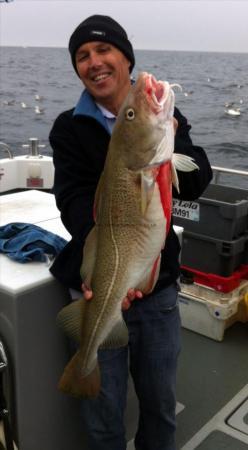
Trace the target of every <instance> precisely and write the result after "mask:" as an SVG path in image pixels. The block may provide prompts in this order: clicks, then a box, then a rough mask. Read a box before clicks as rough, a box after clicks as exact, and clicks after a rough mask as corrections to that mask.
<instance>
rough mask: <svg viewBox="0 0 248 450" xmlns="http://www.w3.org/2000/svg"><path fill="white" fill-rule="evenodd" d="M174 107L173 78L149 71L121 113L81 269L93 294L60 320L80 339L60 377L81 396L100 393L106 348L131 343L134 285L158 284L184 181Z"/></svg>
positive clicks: (146, 288) (190, 164)
mask: <svg viewBox="0 0 248 450" xmlns="http://www.w3.org/2000/svg"><path fill="white" fill-rule="evenodd" d="M173 112H174V92H173V90H172V88H171V86H170V85H169V83H167V82H162V81H157V80H156V79H155V78H154V77H153V76H152V75H150V74H147V73H145V72H142V73H141V74H140V75H139V77H138V79H137V82H136V83H135V85H134V86H132V88H131V89H130V92H129V94H128V96H127V98H126V100H125V102H124V104H123V106H122V108H121V110H120V112H119V114H118V118H117V121H116V124H115V127H114V130H113V134H112V136H111V140H110V145H109V149H108V153H107V158H106V161H105V166H104V170H103V173H102V175H101V178H100V181H99V183H98V187H97V191H96V198H95V205H94V213H95V226H94V228H93V229H92V230H91V232H90V233H89V235H88V237H87V240H86V243H85V247H84V256H83V265H82V267H81V275H82V279H83V280H84V282H85V283H86V284H87V285H89V286H91V288H92V290H93V293H94V295H93V299H92V300H91V301H90V302H89V301H85V300H84V299H81V300H79V301H77V302H76V303H74V304H72V305H69V306H67V307H65V308H64V309H63V310H62V311H61V313H60V315H59V318H58V321H59V323H60V325H61V326H62V328H63V329H64V330H65V332H66V333H67V334H68V335H70V336H72V337H73V338H74V339H76V340H78V342H79V350H78V351H77V353H76V354H75V355H74V357H73V358H72V359H71V361H70V362H69V363H68V365H67V366H66V368H65V370H64V373H63V375H62V377H61V379H60V383H59V388H60V389H61V390H62V391H64V392H66V393H69V394H71V395H73V396H77V397H96V396H97V395H98V394H99V392H100V387H101V377H100V370H99V367H98V361H97V352H98V349H99V348H118V347H121V346H125V345H127V343H128V330H127V327H126V325H125V323H124V321H123V318H122V311H121V304H122V300H123V298H124V297H125V296H126V294H127V292H128V290H129V289H130V288H134V289H140V290H141V291H142V292H144V294H147V293H149V292H151V291H152V290H153V288H154V286H155V284H156V281H157V278H158V275H159V270H160V254H161V250H162V248H163V247H164V244H165V240H166V234H167V232H168V230H169V226H170V220H171V208H172V183H174V184H175V185H176V186H177V187H178V181H177V176H176V170H175V168H176V167H175V165H174V163H173V155H174V153H173V152H174V126H173ZM178 156H179V155H178ZM185 161H186V160H185ZM179 162H180V163H181V170H183V167H184V166H185V167H186V166H187V168H186V169H185V170H194V169H195V168H197V166H196V165H195V164H194V163H193V161H189V159H188V160H187V164H186V163H185V162H182V161H181V160H180V157H179Z"/></svg>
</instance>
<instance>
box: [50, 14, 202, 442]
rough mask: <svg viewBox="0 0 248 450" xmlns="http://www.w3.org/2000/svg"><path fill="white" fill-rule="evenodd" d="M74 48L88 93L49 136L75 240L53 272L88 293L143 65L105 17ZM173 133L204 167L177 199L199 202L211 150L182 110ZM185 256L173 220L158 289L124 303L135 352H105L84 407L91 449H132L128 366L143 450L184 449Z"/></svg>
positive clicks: (87, 23)
mask: <svg viewBox="0 0 248 450" xmlns="http://www.w3.org/2000/svg"><path fill="white" fill-rule="evenodd" d="M69 51H70V55H71V60H72V64H73V67H74V69H75V71H76V73H77V75H78V76H79V77H80V79H81V81H82V83H83V85H84V88H85V89H84V90H83V92H82V94H81V97H80V99H79V101H78V103H77V105H76V107H75V108H72V109H71V110H69V111H65V112H63V113H61V114H60V115H59V117H58V118H57V119H56V120H55V123H54V125H53V128H52V130H51V133H50V143H51V146H52V148H53V152H54V153H53V158H54V166H55V180H54V194H55V198H56V203H57V206H58V208H59V209H60V211H61V219H62V221H63V223H64V225H65V227H66V228H67V230H68V231H69V232H70V234H71V236H72V239H71V241H70V242H69V243H68V244H67V245H66V246H65V248H64V249H63V250H62V252H61V253H60V254H59V255H58V257H57V259H56V260H55V262H54V264H53V266H52V268H51V272H52V274H53V275H54V276H55V277H56V278H58V279H59V280H60V281H61V283H63V284H64V285H65V286H67V287H68V288H74V289H75V290H77V291H80V289H81V284H82V281H83V280H81V277H80V266H81V263H82V255H83V247H84V243H85V239H86V237H87V235H88V233H89V232H90V230H91V229H92V227H93V226H94V218H93V210H94V197H95V192H96V188H97V184H98V181H99V179H100V176H101V173H102V171H103V168H104V163H105V159H106V155H107V151H108V145H109V141H110V137H111V132H112V129H113V126H114V123H115V120H116V116H117V114H118V112H119V110H120V107H121V105H122V103H123V101H124V99H125V98H126V96H127V93H128V91H129V89H130V87H131V80H130V73H131V72H132V69H133V67H134V63H135V58H134V53H133V48H132V45H131V43H130V41H129V40H128V37H127V34H126V32H125V30H124V29H123V28H122V27H121V25H120V24H118V23H117V22H116V21H115V20H113V19H112V18H110V17H108V16H100V15H94V16H91V17H89V18H87V19H86V20H84V21H83V22H82V23H81V24H80V25H79V26H78V27H77V28H76V30H75V31H74V32H73V34H72V36H71V38H70V42H69ZM62 96H63V95H61V97H62ZM174 128H175V132H176V134H175V151H176V152H177V153H181V154H184V155H187V156H189V157H191V158H193V159H194V161H195V163H196V164H197V166H198V167H199V170H196V171H194V172H190V173H183V174H182V173H181V174H180V173H179V174H178V177H179V184H180V194H178V195H177V194H176V193H175V195H177V196H178V198H180V199H187V200H194V199H196V198H197V197H199V196H200V195H201V194H202V192H203V191H204V189H205V188H206V187H207V185H208V183H209V181H210V179H211V168H210V165H209V162H208V159H207V157H206V154H205V152H204V150H203V149H202V148H201V147H198V146H194V145H193V143H192V141H191V138H190V136H189V130H190V128H191V127H190V125H188V123H187V120H186V118H185V117H184V116H183V115H182V114H181V113H180V112H179V110H178V109H177V108H175V111H174ZM179 252H180V245H179V241H178V238H177V236H176V234H175V232H174V229H173V226H172V221H171V226H170V229H169V232H168V236H167V240H166V244H165V247H164V249H163V251H162V255H161V266H160V273H159V279H158V282H157V284H156V286H155V288H154V290H153V292H152V293H151V294H148V295H142V293H141V292H140V291H135V290H134V289H131V290H130V292H128V293H127V297H126V298H125V299H123V303H122V309H123V317H124V320H125V322H126V325H127V327H128V331H129V344H128V346H126V347H122V348H119V349H112V350H110V349H109V350H103V349H101V350H99V354H98V361H99V365H100V371H101V392H100V394H99V395H98V397H97V398H96V399H93V400H92V399H83V400H82V404H81V412H82V420H83V423H84V427H85V428H86V430H87V434H88V443H89V449H90V450H126V445H127V444H126V438H125V427H124V411H125V405H126V398H127V385H128V384H127V380H128V371H129V370H128V369H129V366H130V372H131V375H132V378H133V380H134V385H135V391H136V394H137V397H138V400H139V410H140V411H139V420H138V430H137V433H136V437H135V448H136V450H175V429H176V419H175V407H176V394H175V390H176V368H177V358H178V354H179V351H180V317H179V309H178V302H177V294H178V284H177V279H178V276H179ZM130 288H135V286H130ZM81 295H82V294H81ZM78 296H80V292H78ZM84 297H85V299H86V298H90V297H91V300H90V301H92V302H94V293H92V291H91V290H90V286H84ZM141 297H142V298H141ZM137 298H140V300H137ZM65 426H66V424H65Z"/></svg>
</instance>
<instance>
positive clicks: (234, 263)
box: [181, 231, 248, 277]
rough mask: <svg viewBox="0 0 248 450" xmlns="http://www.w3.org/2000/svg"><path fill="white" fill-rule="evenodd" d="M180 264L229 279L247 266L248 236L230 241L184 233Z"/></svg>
mask: <svg viewBox="0 0 248 450" xmlns="http://www.w3.org/2000/svg"><path fill="white" fill-rule="evenodd" d="M183 236H184V237H183V245H182V253H181V264H182V265H183V266H188V267H190V268H192V269H196V270H199V271H202V272H207V273H213V274H216V275H221V276H223V277H229V276H231V275H232V273H233V272H234V271H235V270H236V269H237V268H238V267H239V266H240V265H241V264H247V248H248V234H244V235H243V236H241V237H239V238H238V239H235V240H232V241H223V240H220V239H215V238H210V237H208V236H206V235H200V234H197V233H191V232H188V231H185V232H184V235H183Z"/></svg>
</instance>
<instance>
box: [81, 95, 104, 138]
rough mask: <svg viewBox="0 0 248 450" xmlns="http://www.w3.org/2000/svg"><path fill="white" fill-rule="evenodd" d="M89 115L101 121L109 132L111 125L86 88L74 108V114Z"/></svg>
mask: <svg viewBox="0 0 248 450" xmlns="http://www.w3.org/2000/svg"><path fill="white" fill-rule="evenodd" d="M77 115H81V116H88V117H92V118H93V119H95V120H96V121H97V122H99V123H100V124H101V125H102V126H103V127H104V128H105V130H107V132H108V133H109V127H108V124H107V121H106V119H105V117H104V116H103V114H102V112H101V111H100V109H99V108H98V107H97V105H96V104H95V102H94V100H93V98H92V97H91V95H90V94H89V92H88V91H87V90H86V89H85V90H84V91H83V93H82V95H81V97H80V99H79V101H78V103H77V105H76V107H75V109H74V112H73V116H77Z"/></svg>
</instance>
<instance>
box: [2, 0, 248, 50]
mask: <svg viewBox="0 0 248 450" xmlns="http://www.w3.org/2000/svg"><path fill="white" fill-rule="evenodd" d="M97 13H100V14H106V15H111V16H112V17H113V18H114V19H116V20H117V21H119V22H120V23H121V24H122V25H123V26H124V28H125V29H126V30H127V33H128V35H129V38H130V39H131V41H132V43H133V45H134V48H137V49H165V50H201V51H229V52H246V53H248V26H247V18H248V1H247V0H243V1H239V0H233V1H231V0H229V1H227V0H212V1H211V0H208V1H205V0H191V1H189V0H173V1H170V0H161V1H156V0H155V1H152V0H149V1H142V0H138V1H135V0H115V1H104V0H99V1H97V0H91V1H85V0H64V1H60V0H43V1H39V0H14V1H13V2H12V3H0V14H1V18H0V26H1V31H0V41H1V45H11V46H12V45H14V46H16V45H17V46H49V47H50V46H55V47H67V43H68V39H69V36H70V35H71V33H72V31H73V30H74V28H75V27H76V26H77V25H78V24H79V22H81V21H82V20H83V19H84V18H86V17H87V16H89V15H91V14H97Z"/></svg>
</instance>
